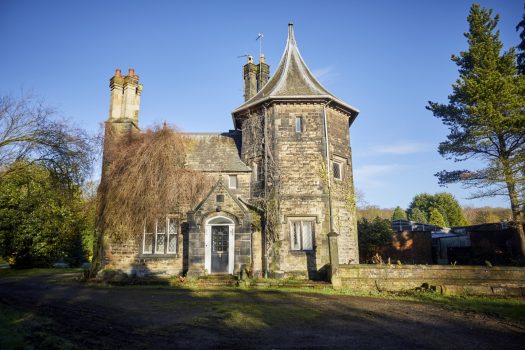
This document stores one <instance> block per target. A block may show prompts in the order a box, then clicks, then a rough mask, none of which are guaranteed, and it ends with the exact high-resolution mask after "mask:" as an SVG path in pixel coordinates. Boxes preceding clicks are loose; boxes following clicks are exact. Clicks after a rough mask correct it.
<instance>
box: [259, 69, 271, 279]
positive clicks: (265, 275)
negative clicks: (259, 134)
mask: <svg viewBox="0 0 525 350" xmlns="http://www.w3.org/2000/svg"><path fill="white" fill-rule="evenodd" d="M259 68H261V66H260V67H259ZM266 106H267V105H266V104H263V110H264V114H263V123H264V203H266V204H267V201H268V127H267V124H268V123H267V113H266V112H267V109H266ZM265 214H267V213H266V211H265ZM266 226H267V225H266V222H265V223H264V229H263V237H264V242H263V243H264V271H263V275H264V278H268V249H269V247H268V237H267V233H268V230H267V228H266Z"/></svg>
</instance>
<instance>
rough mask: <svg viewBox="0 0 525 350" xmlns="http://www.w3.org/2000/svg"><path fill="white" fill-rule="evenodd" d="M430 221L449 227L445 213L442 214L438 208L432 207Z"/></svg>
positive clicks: (431, 223)
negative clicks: (444, 216)
mask: <svg viewBox="0 0 525 350" xmlns="http://www.w3.org/2000/svg"><path fill="white" fill-rule="evenodd" d="M428 223H429V224H430V225H435V226H439V227H447V224H446V223H445V219H444V218H443V215H441V213H440V212H439V210H437V209H436V208H431V209H430V219H429V220H428Z"/></svg>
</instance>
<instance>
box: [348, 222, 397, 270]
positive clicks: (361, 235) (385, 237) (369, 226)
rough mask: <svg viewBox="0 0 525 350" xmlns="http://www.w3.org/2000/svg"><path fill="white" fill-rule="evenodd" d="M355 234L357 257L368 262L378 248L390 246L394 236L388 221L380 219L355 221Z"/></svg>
mask: <svg viewBox="0 0 525 350" xmlns="http://www.w3.org/2000/svg"><path fill="white" fill-rule="evenodd" d="M357 232H358V234H357V237H358V241H359V242H358V243H359V256H360V257H361V259H362V261H368V260H369V259H370V258H371V257H372V256H373V255H374V254H376V253H378V251H379V250H378V249H379V248H380V247H383V246H385V245H389V244H391V243H392V237H393V236H394V231H393V230H392V226H391V224H390V220H388V219H381V218H380V217H376V218H375V219H373V220H367V219H364V218H361V219H359V220H357Z"/></svg>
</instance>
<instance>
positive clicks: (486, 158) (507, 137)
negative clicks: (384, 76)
mask: <svg viewBox="0 0 525 350" xmlns="http://www.w3.org/2000/svg"><path fill="white" fill-rule="evenodd" d="M498 20H499V16H498V15H495V16H493V14H492V10H487V9H485V8H481V7H480V6H479V5H478V4H473V5H472V7H471V9H470V14H469V16H468V23H469V31H468V32H467V33H465V37H466V38H467V41H468V44H469V48H468V50H467V51H462V52H460V54H459V56H456V55H453V56H452V61H454V62H455V63H456V65H457V66H458V68H459V69H458V70H459V78H458V80H457V81H456V83H455V84H453V85H452V94H451V95H450V96H449V97H448V98H449V103H448V104H440V103H436V102H429V104H428V106H427V109H429V110H430V111H432V112H433V114H434V116H436V117H437V118H439V119H441V120H442V122H443V123H444V124H445V125H446V126H447V127H448V128H449V131H450V133H449V135H448V136H447V140H446V141H444V142H442V143H441V144H440V145H439V153H440V154H441V155H442V156H443V157H445V158H447V159H453V160H455V161H464V160H467V159H473V158H474V159H478V160H481V161H482V162H483V163H484V165H485V167H484V168H482V169H478V170H455V171H446V170H443V171H441V172H439V173H437V174H436V176H438V178H439V182H440V184H449V183H457V182H459V183H462V184H463V185H465V186H466V187H467V188H477V189H478V192H475V193H473V195H472V198H480V197H486V196H498V195H505V196H507V197H508V198H509V201H510V206H511V210H512V218H513V222H514V225H515V228H516V230H517V232H518V234H519V237H520V240H521V250H522V253H523V254H524V255H525V234H524V232H523V205H524V198H523V197H524V196H525V191H524V185H525V181H524V176H523V164H524V160H525V159H524V158H525V98H524V97H523V96H525V76H524V75H519V74H518V67H517V63H516V53H515V49H514V48H511V49H510V50H509V51H507V52H503V53H501V51H502V48H503V44H502V43H501V41H500V39H499V32H498V31H497V30H496V27H497V24H498Z"/></svg>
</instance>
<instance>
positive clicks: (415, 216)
mask: <svg viewBox="0 0 525 350" xmlns="http://www.w3.org/2000/svg"><path fill="white" fill-rule="evenodd" d="M408 218H409V219H410V220H411V221H414V222H417V223H418V224H426V223H427V218H426V216H425V214H424V213H423V212H422V211H421V210H419V208H414V209H412V210H410V215H409V216H408Z"/></svg>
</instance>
